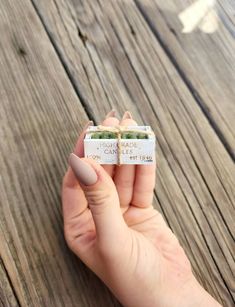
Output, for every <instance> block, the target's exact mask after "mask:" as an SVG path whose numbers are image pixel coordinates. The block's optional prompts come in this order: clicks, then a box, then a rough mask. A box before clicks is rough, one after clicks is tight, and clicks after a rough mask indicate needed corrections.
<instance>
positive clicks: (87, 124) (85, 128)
mask: <svg viewBox="0 0 235 307" xmlns="http://www.w3.org/2000/svg"><path fill="white" fill-rule="evenodd" d="M90 126H94V122H93V120H89V122H88V123H86V125H85V126H84V127H83V130H82V132H85V131H86V130H87V128H88V127H90Z"/></svg>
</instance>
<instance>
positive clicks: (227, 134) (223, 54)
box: [136, 0, 235, 160]
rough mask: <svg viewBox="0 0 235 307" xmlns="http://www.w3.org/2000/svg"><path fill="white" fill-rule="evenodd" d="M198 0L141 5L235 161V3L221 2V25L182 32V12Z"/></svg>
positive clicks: (218, 7) (137, 0)
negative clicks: (208, 31) (234, 14)
mask: <svg viewBox="0 0 235 307" xmlns="http://www.w3.org/2000/svg"><path fill="white" fill-rule="evenodd" d="M192 2H195V1H194V0H192V1H191V0H190V1H189V0H183V1H182V0H176V1H171V0H167V1H165V0H164V1H163V0H153V1H147V2H146V1H140V0H136V3H137V6H138V8H139V9H140V11H141V12H142V14H143V16H144V18H145V19H146V20H147V22H148V24H149V25H150V27H151V28H152V31H153V33H154V34H155V36H156V37H157V39H158V40H159V41H160V42H161V45H162V46H163V47H164V49H165V51H166V52H167V53H168V55H169V56H170V58H171V59H172V61H173V62H174V63H175V66H176V67H177V69H178V71H179V72H180V74H181V76H182V77H183V79H184V80H185V82H186V83H187V85H188V87H189V88H190V90H191V92H192V94H193V95H194V97H195V99H196V100H197V102H198V104H199V105H200V107H201V108H202V110H203V112H204V114H205V115H206V116H207V118H208V120H209V121H210V123H211V125H212V126H213V127H214V129H215V131H216V133H217V134H218V135H219V137H220V139H221V140H222V142H223V143H224V145H225V146H226V148H227V150H228V152H229V153H230V155H231V157H232V158H233V160H235V132H234V131H235V122H234V118H235V107H234V96H235V88H234V86H231V84H234V82H235V74H234V70H235V52H234V50H235V41H234V37H235V36H234V33H235V31H234V29H235V28H234V25H233V23H232V19H230V18H229V17H228V16H232V4H231V5H229V3H228V1H227V0H226V1H220V2H219V4H218V5H217V6H216V8H217V9H218V15H219V17H220V19H219V28H218V30H217V31H216V32H215V33H213V34H205V33H203V32H202V31H200V30H195V31H193V32H191V33H188V34H185V33H182V28H183V26H182V24H181V22H180V20H179V18H178V14H179V13H180V12H182V11H183V10H184V9H185V8H187V7H188V6H189V5H190V4H191V3H192ZM233 12H234V4H233Z"/></svg>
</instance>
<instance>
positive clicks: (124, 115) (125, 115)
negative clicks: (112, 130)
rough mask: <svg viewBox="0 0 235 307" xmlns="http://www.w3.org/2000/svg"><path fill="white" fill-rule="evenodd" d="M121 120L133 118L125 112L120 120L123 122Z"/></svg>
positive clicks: (129, 113)
mask: <svg viewBox="0 0 235 307" xmlns="http://www.w3.org/2000/svg"><path fill="white" fill-rule="evenodd" d="M123 119H133V117H132V115H131V112H129V111H126V112H125V113H124V114H123V117H122V120H123Z"/></svg>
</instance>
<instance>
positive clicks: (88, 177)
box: [69, 153, 98, 185]
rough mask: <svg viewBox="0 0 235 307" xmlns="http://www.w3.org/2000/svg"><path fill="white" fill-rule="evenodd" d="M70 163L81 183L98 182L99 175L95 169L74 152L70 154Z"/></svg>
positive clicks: (90, 183)
mask: <svg viewBox="0 0 235 307" xmlns="http://www.w3.org/2000/svg"><path fill="white" fill-rule="evenodd" d="M69 165H70V166H71V168H72V170H73V172H74V175H75V176H76V177H77V179H78V181H79V182H80V183H82V184H84V185H92V184H94V183H96V181H97V179H98V177H97V174H96V172H95V170H94V169H93V168H92V167H91V166H90V165H89V164H88V163H86V162H84V161H83V160H82V159H80V158H79V157H78V156H76V155H75V154H73V153H71V154H70V156H69Z"/></svg>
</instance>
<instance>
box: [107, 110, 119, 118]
mask: <svg viewBox="0 0 235 307" xmlns="http://www.w3.org/2000/svg"><path fill="white" fill-rule="evenodd" d="M115 115H116V110H114V109H113V110H111V111H110V112H109V113H108V114H107V115H106V116H105V118H109V117H115Z"/></svg>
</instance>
